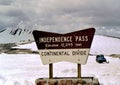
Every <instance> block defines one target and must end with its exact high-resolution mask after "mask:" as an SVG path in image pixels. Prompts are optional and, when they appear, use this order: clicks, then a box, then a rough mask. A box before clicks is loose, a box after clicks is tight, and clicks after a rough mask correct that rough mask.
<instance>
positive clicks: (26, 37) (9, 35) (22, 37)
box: [0, 27, 33, 44]
mask: <svg viewBox="0 0 120 85" xmlns="http://www.w3.org/2000/svg"><path fill="white" fill-rule="evenodd" d="M30 41H33V36H32V30H29V29H23V28H19V27H17V28H16V29H12V28H8V29H6V30H4V31H2V32H0V44H8V43H27V42H30Z"/></svg>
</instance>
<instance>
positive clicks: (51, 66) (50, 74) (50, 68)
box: [49, 63, 53, 79]
mask: <svg viewBox="0 0 120 85" xmlns="http://www.w3.org/2000/svg"><path fill="white" fill-rule="evenodd" d="M49 78H50V79H52V78H53V64H52V63H51V64H49Z"/></svg>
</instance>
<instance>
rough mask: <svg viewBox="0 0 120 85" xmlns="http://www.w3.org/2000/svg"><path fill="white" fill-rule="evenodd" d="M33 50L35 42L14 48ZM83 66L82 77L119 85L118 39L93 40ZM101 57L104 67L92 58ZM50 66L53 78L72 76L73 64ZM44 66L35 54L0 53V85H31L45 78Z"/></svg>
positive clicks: (74, 66)
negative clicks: (115, 56) (103, 58)
mask: <svg viewBox="0 0 120 85" xmlns="http://www.w3.org/2000/svg"><path fill="white" fill-rule="evenodd" d="M18 47H19V48H29V49H31V50H37V48H36V45H35V43H34V42H33V43H31V44H26V45H21V46H18ZM90 54H94V55H93V56H89V58H88V61H87V64H86V65H82V76H95V77H97V78H98V79H99V81H100V83H101V85H120V72H119V71H120V66H119V65H120V59H119V58H113V57H110V55H112V54H114V55H117V56H118V57H120V39H116V38H110V37H104V36H98V35H96V36H95V37H94V40H93V43H92V46H91V50H90ZM97 54H104V55H105V57H106V59H107V60H108V61H109V63H108V64H106V63H104V64H99V63H97V62H96V61H95V55H97ZM53 65H54V69H53V71H54V74H53V75H54V77H64V76H65V77H71V76H72V77H76V76H77V64H74V63H70V62H59V63H55V64H53ZM48 75H49V73H48V65H43V64H42V62H41V59H40V56H39V55H38V54H4V53H2V54H0V85H35V79H37V78H42V77H48Z"/></svg>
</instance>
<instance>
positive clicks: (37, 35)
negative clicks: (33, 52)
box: [33, 28, 95, 85]
mask: <svg viewBox="0 0 120 85" xmlns="http://www.w3.org/2000/svg"><path fill="white" fill-rule="evenodd" d="M94 33H95V29H94V28H89V29H84V30H79V31H75V32H70V33H66V34H59V33H52V32H45V31H37V30H35V31H33V36H34V39H35V42H36V45H37V47H38V50H39V54H40V57H41V59H42V63H43V64H44V65H45V64H49V79H53V63H55V62H60V61H69V62H73V63H77V68H78V79H79V78H81V64H86V62H87V59H88V54H89V51H90V47H91V43H92V40H93V37H94ZM63 80H64V79H63ZM68 80H69V79H68ZM60 81H61V80H60ZM65 81H66V82H67V80H65ZM71 81H72V80H71ZM37 85H44V84H37ZM49 85H57V84H49ZM60 85H62V84H60ZM65 85H69V84H65ZM70 85H72V84H70ZM75 85H76V84H75Z"/></svg>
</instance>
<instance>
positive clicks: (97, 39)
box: [90, 35, 120, 55]
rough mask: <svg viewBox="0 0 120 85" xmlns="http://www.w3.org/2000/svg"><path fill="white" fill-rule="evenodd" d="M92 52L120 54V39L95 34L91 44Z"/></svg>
mask: <svg viewBox="0 0 120 85" xmlns="http://www.w3.org/2000/svg"><path fill="white" fill-rule="evenodd" d="M90 53H91V54H105V55H110V54H120V39H118V38H113V37H107V36H100V35H95V36H94V39H93V43H92V46H91V51H90Z"/></svg>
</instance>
